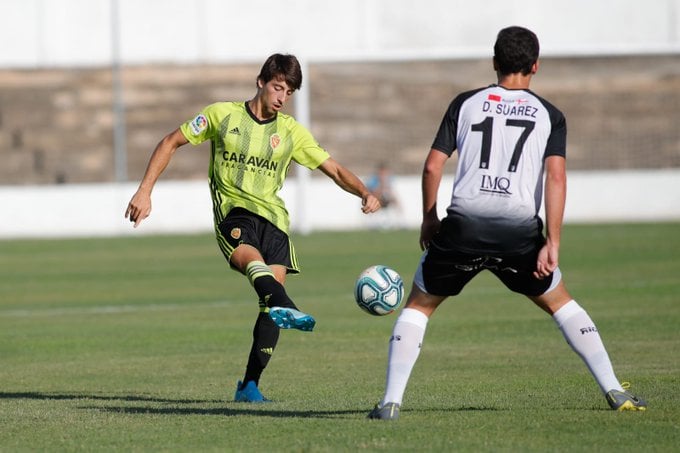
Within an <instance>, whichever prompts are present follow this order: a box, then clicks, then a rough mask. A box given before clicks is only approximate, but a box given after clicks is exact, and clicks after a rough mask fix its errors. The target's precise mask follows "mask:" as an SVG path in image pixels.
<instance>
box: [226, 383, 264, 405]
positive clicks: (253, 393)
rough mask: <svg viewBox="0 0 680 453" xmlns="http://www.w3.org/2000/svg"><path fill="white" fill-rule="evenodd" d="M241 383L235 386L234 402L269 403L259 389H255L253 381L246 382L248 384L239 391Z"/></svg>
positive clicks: (255, 385)
mask: <svg viewBox="0 0 680 453" xmlns="http://www.w3.org/2000/svg"><path fill="white" fill-rule="evenodd" d="M241 384H242V382H241V381H238V383H237V384H236V393H235V394H234V401H236V402H237V403H270V402H271V400H268V399H267V398H265V397H264V396H263V395H262V393H260V389H258V388H257V384H255V381H248V383H247V384H246V385H245V386H244V387H243V390H240V389H241Z"/></svg>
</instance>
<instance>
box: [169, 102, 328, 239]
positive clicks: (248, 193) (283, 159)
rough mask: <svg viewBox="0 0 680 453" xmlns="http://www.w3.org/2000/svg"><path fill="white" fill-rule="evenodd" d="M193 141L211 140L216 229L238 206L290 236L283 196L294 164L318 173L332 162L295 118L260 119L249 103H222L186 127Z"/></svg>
mask: <svg viewBox="0 0 680 453" xmlns="http://www.w3.org/2000/svg"><path fill="white" fill-rule="evenodd" d="M180 130H181V131H182V133H183V134H184V136H185V137H186V138H187V140H188V141H189V143H191V144H193V145H198V144H200V143H202V142H204V141H206V140H210V141H211V161H210V169H209V178H210V191H211V195H212V198H213V207H214V219H215V224H216V226H217V225H218V224H219V223H220V222H221V221H222V220H223V219H224V217H225V216H226V215H227V214H228V213H229V211H230V210H231V209H233V208H235V207H241V208H244V209H247V210H248V211H250V212H253V213H255V214H258V215H260V216H262V217H264V218H265V219H267V220H269V221H270V222H272V223H273V224H274V225H276V227H278V228H279V229H281V230H282V231H284V232H285V233H288V232H289V228H290V219H289V215H288V210H287V209H286V207H285V204H284V202H283V200H282V199H281V197H280V196H279V195H278V192H279V190H280V189H281V187H282V186H283V182H284V180H285V178H286V175H287V174H288V169H289V167H290V163H291V162H297V163H298V164H300V165H303V166H305V167H307V168H309V169H315V168H317V167H318V166H319V165H321V164H322V163H323V162H324V161H325V160H326V159H328V158H329V155H328V153H327V152H326V150H324V149H323V148H322V147H321V146H319V144H318V143H317V142H316V140H315V139H314V137H313V136H312V134H311V133H310V132H309V131H308V130H307V129H306V128H305V127H304V126H302V125H301V124H300V123H298V122H297V121H296V120H295V119H294V118H293V117H292V116H290V115H285V114H282V113H279V114H277V115H276V117H274V118H273V119H271V120H269V121H259V120H258V119H257V118H256V117H255V116H254V115H253V114H252V113H251V112H250V110H249V109H248V106H247V104H246V103H245V102H218V103H215V104H211V105H209V106H207V107H205V108H204V109H203V110H202V111H201V112H200V113H199V114H198V115H196V116H195V117H194V118H193V119H191V120H189V121H187V122H185V123H184V124H182V125H181V126H180Z"/></svg>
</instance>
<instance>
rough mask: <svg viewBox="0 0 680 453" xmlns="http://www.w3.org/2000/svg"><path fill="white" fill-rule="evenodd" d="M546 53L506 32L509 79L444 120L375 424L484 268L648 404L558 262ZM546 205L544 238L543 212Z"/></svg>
mask: <svg viewBox="0 0 680 453" xmlns="http://www.w3.org/2000/svg"><path fill="white" fill-rule="evenodd" d="M538 54H539V44H538V39H537V38H536V35H535V34H534V33H532V32H531V31H530V30H527V29H525V28H522V27H509V28H505V29H503V30H501V31H500V32H499V34H498V36H497V40H496V43H495V46H494V58H493V67H494V70H495V71H496V74H497V77H498V83H497V84H494V85H491V86H487V87H484V88H479V89H476V90H473V91H468V92H465V93H462V94H460V95H459V96H458V97H456V98H455V99H454V100H453V102H452V103H451V104H450V105H449V108H448V110H447V111H446V113H445V115H444V118H443V120H442V122H441V125H440V127H439V131H438V132H437V135H436V137H435V139H434V143H433V145H432V149H431V150H430V152H429V154H428V156H427V159H426V160H425V166H424V169H423V176H422V190H423V222H422V226H421V233H420V245H421V248H423V250H425V251H424V253H423V255H422V257H421V261H420V264H419V266H418V269H417V271H416V274H415V277H414V282H413V283H414V285H413V288H412V290H411V293H410V295H409V297H408V300H407V302H406V304H405V307H404V309H403V310H402V312H401V313H400V315H399V318H398V319H397V320H396V322H395V325H394V328H393V331H392V336H391V338H390V348H389V355H388V366H387V380H386V381H387V382H386V389H385V393H384V395H383V397H382V400H381V401H380V402H379V404H378V405H376V407H375V408H374V409H373V411H371V412H370V414H369V418H372V419H382V420H394V419H397V418H398V417H399V409H400V406H401V403H402V397H403V394H404V391H405V389H406V384H407V382H408V379H409V376H410V374H411V370H412V369H413V366H414V364H415V362H416V360H417V358H418V355H419V353H420V348H421V344H422V342H423V338H424V336H425V329H426V327H427V322H428V319H429V318H430V316H431V315H432V314H433V313H434V311H435V309H436V308H437V307H438V306H439V304H441V303H442V302H443V301H444V300H445V299H446V298H447V297H448V296H455V295H457V294H459V293H460V292H461V290H462V289H463V287H464V286H465V285H466V284H467V283H468V282H469V281H470V280H472V278H473V277H475V276H476V275H477V274H478V273H479V272H481V271H483V270H489V271H491V272H492V273H493V274H494V275H496V277H498V278H499V279H500V280H501V281H502V282H503V283H504V284H505V286H507V287H508V288H509V289H510V290H512V291H515V292H518V293H520V294H524V295H526V296H527V297H528V298H529V299H530V300H532V301H533V302H534V303H535V304H536V305H537V306H538V307H540V308H541V309H542V310H544V311H545V312H547V313H548V314H549V315H551V316H552V317H553V319H554V321H555V322H556V323H557V325H558V327H559V328H560V330H561V331H562V333H563V335H564V337H565V339H566V340H567V342H568V343H569V345H570V346H571V347H572V349H573V350H574V351H575V352H576V353H577V354H578V355H579V356H580V357H581V358H582V359H583V361H584V362H585V363H586V365H587V367H588V369H589V370H590V372H591V373H592V375H593V377H594V378H595V380H596V381H597V383H598V385H599V386H600V389H601V390H602V393H603V394H604V395H605V397H606V399H607V402H608V403H609V405H610V406H611V408H612V409H615V410H619V411H621V410H645V408H646V403H645V402H644V401H643V400H641V399H639V398H637V397H635V396H634V395H632V394H630V393H629V392H627V391H625V390H624V389H623V388H622V386H621V384H620V383H619V380H618V379H617V378H616V376H615V374H614V370H613V369H612V365H611V362H610V360H609V356H608V354H607V351H606V350H605V347H604V345H603V343H602V340H601V339H600V334H599V333H598V331H597V328H596V327H595V324H594V323H593V321H592V320H591V319H590V317H589V316H588V314H587V313H586V311H585V310H584V309H583V308H582V307H581V306H580V305H579V304H578V303H577V302H576V301H575V300H574V299H573V298H572V297H571V295H569V293H568V292H567V289H566V288H565V285H564V281H563V280H562V274H561V272H560V269H559V267H558V257H559V248H560V231H561V228H562V218H563V213H564V205H565V198H566V171H565V155H566V131H567V128H566V122H565V118H564V116H563V115H562V113H561V112H560V111H559V110H558V109H557V108H555V107H554V106H553V105H552V104H550V103H548V102H547V101H546V100H544V99H543V98H541V97H539V96H538V95H536V94H535V93H533V92H532V91H530V90H529V84H530V82H531V78H532V76H533V75H534V74H536V71H538V66H539V63H538ZM455 150H458V166H457V169H456V176H455V180H454V186H453V195H452V198H451V204H450V205H449V207H448V208H447V215H446V217H445V218H444V219H443V220H442V221H441V222H440V220H439V218H438V217H437V203H436V202H437V192H438V189H439V184H440V181H441V177H442V172H443V167H444V164H445V163H446V161H447V159H448V158H449V157H450V156H451V154H452V153H453V152H454V151H455ZM544 176H545V183H543V179H544ZM544 192H545V193H544ZM543 199H544V202H545V217H546V219H545V220H546V223H545V233H546V235H545V237H544V236H543V233H542V231H543V222H542V220H541V219H540V218H539V215H538V212H539V208H540V205H541V201H542V200H543Z"/></svg>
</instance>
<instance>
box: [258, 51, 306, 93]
mask: <svg viewBox="0 0 680 453" xmlns="http://www.w3.org/2000/svg"><path fill="white" fill-rule="evenodd" d="M257 78H258V79H259V80H262V82H263V83H267V82H269V81H270V80H272V79H275V78H276V79H278V78H283V79H284V80H285V81H286V83H287V84H288V86H289V87H290V88H291V89H292V90H293V91H295V90H299V89H300V86H301V85H302V69H300V62H299V61H298V59H297V58H295V55H290V54H285V55H284V54H280V53H275V54H274V55H272V56H270V57H269V58H267V61H265V62H264V64H263V65H262V69H261V70H260V75H258V76H257Z"/></svg>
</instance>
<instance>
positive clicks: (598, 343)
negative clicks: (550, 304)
mask: <svg viewBox="0 0 680 453" xmlns="http://www.w3.org/2000/svg"><path fill="white" fill-rule="evenodd" d="M553 319H554V320H555V322H556V323H557V326H558V327H559V328H560V330H561V331H562V334H563V335H564V338H565V339H566V340H567V343H569V346H571V348H572V349H573V350H574V352H576V353H577V354H578V355H579V356H581V358H582V359H583V361H584V362H585V363H586V365H587V366H588V369H589V370H590V372H591V373H592V375H593V377H594V378H595V380H596V381H597V384H598V385H599V386H600V388H601V389H602V393H607V392H608V391H610V390H623V388H621V383H619V381H618V379H616V376H615V375H614V369H613V368H612V364H611V362H610V360H609V355H608V354H607V350H606V349H605V348H604V344H602V339H601V338H600V334H599V333H598V332H597V328H596V327H595V323H593V321H592V320H591V319H590V316H588V313H586V312H585V310H584V309H583V308H581V306H580V305H579V304H577V303H576V301H574V300H571V301H569V302H567V303H566V304H565V305H563V306H562V308H560V309H559V310H557V312H556V313H555V314H554V315H553Z"/></svg>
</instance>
